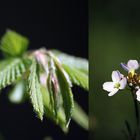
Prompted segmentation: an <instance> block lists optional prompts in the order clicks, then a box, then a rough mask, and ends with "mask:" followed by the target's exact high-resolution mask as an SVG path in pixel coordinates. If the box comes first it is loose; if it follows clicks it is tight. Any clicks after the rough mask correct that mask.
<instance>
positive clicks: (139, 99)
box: [136, 89, 140, 101]
mask: <svg viewBox="0 0 140 140" xmlns="http://www.w3.org/2000/svg"><path fill="white" fill-rule="evenodd" d="M136 95H137V100H138V101H140V89H139V90H138V91H137V92H136Z"/></svg>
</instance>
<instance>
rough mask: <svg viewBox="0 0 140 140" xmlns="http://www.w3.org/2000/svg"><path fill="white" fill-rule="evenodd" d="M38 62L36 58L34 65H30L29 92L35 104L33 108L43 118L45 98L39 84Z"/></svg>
mask: <svg viewBox="0 0 140 140" xmlns="http://www.w3.org/2000/svg"><path fill="white" fill-rule="evenodd" d="M37 65H38V64H37V62H36V60H35V59H32V65H31V67H30V74H29V78H28V82H29V94H30V97H31V102H32V104H33V108H34V110H35V111H36V113H37V115H38V117H39V118H40V119H41V120H42V119H43V114H44V108H43V99H42V93H41V87H40V84H39V76H38V73H37Z"/></svg>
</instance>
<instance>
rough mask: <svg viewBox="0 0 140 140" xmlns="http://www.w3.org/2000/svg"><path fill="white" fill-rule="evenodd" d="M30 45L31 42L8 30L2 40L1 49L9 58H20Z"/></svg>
mask: <svg viewBox="0 0 140 140" xmlns="http://www.w3.org/2000/svg"><path fill="white" fill-rule="evenodd" d="M28 45H29V40H28V39H27V38H26V37H24V36H22V35H20V34H18V33H16V32H14V31H12V30H7V32H6V33H5V34H4V36H3V37H2V39H1V45H0V49H1V50H2V51H3V52H4V54H5V55H8V56H20V55H22V54H23V53H24V52H25V51H26V49H27V47H28Z"/></svg>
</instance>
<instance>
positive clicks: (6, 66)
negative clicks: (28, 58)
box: [0, 58, 26, 89]
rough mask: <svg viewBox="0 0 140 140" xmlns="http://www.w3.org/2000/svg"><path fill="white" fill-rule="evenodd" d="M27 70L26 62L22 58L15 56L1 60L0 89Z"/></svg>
mask: <svg viewBox="0 0 140 140" xmlns="http://www.w3.org/2000/svg"><path fill="white" fill-rule="evenodd" d="M25 71H26V66H25V63H24V61H23V60H22V59H19V58H13V59H8V60H3V61H1V62H0V89H2V88H5V87H6V86H8V85H11V84H12V83H13V82H15V81H16V80H17V79H19V78H21V77H22V74H23V73H24V72H25Z"/></svg>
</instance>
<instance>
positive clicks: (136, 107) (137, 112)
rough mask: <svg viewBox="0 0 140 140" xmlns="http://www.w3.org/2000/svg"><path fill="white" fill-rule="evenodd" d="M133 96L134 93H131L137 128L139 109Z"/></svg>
mask: <svg viewBox="0 0 140 140" xmlns="http://www.w3.org/2000/svg"><path fill="white" fill-rule="evenodd" d="M134 95H135V94H134V92H132V96H133V100H134V107H135V115H136V123H137V128H139V108H138V102H137V100H136V98H135V96H134Z"/></svg>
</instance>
